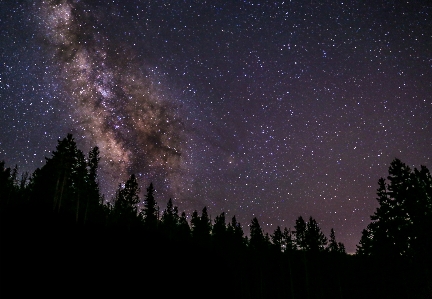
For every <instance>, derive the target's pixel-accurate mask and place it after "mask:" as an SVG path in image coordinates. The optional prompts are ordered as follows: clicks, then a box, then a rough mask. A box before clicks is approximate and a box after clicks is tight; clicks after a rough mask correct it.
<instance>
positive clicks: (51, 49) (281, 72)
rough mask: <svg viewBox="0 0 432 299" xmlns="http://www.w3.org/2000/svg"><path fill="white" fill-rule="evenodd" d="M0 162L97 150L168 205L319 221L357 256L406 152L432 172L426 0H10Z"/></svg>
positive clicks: (267, 223) (280, 221)
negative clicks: (381, 194) (70, 145)
mask: <svg viewBox="0 0 432 299" xmlns="http://www.w3.org/2000/svg"><path fill="white" fill-rule="evenodd" d="M0 31H1V34H0V44H1V49H0V59H1V60H0V109H1V110H0V111H1V113H0V128H1V135H0V160H5V162H6V165H8V166H13V165H15V164H18V166H19V169H20V171H29V172H33V171H34V170H35V169H36V168H37V167H41V166H42V165H43V164H44V161H45V159H44V157H49V156H50V155H51V151H52V150H54V149H55V146H56V144H57V140H58V139H62V138H64V137H65V136H66V134H67V133H69V132H70V133H72V134H73V135H74V137H75V140H76V141H77V143H78V146H79V148H81V149H82V150H83V151H84V152H88V151H89V150H90V148H91V147H93V146H95V145H97V146H99V147H100V150H101V155H102V160H101V169H100V173H99V179H100V184H101V188H102V190H103V192H104V194H105V195H106V197H107V198H110V197H111V195H112V194H113V192H114V190H115V189H116V188H117V186H118V184H119V183H120V182H122V181H125V180H126V179H127V177H128V176H129V175H130V174H132V173H134V174H136V175H137V176H138V179H139V182H140V184H141V186H142V189H143V190H144V189H145V188H146V187H147V186H148V185H149V183H150V182H153V184H154V185H155V189H156V199H157V201H158V202H159V204H160V206H161V207H162V208H163V207H165V204H166V202H167V200H168V198H169V197H172V198H173V201H174V204H175V205H178V206H179V210H180V211H186V212H187V213H188V214H189V215H190V214H191V212H192V211H193V210H194V209H197V210H201V209H202V208H203V207H204V206H207V207H208V210H209V213H210V215H211V216H212V217H213V218H214V217H215V216H216V215H218V214H219V213H221V212H222V211H225V212H226V213H227V214H228V218H229V219H230V217H231V216H233V215H236V216H237V219H238V220H239V221H240V222H241V223H242V225H243V228H244V230H245V232H247V233H248V232H249V230H248V228H247V225H248V224H249V223H250V221H251V219H252V218H253V217H257V218H258V219H259V221H260V223H261V226H262V227H263V228H264V230H265V231H266V232H269V233H271V232H273V231H274V229H275V228H276V226H277V225H280V226H282V227H291V228H292V227H293V226H294V224H295V219H296V218H297V217H298V216H303V217H304V218H305V219H307V218H309V216H312V217H314V218H315V219H316V220H317V221H318V223H319V225H320V227H321V229H322V230H323V232H324V233H325V234H326V235H327V236H329V233H330V229H331V228H334V229H335V232H336V238H337V240H338V241H341V242H343V243H344V244H345V246H346V248H347V251H348V252H354V251H355V245H356V244H357V243H358V241H359V239H360V236H361V231H362V229H364V228H365V227H366V225H367V224H368V223H369V222H370V220H369V216H370V215H371V214H372V213H373V212H374V210H375V208H376V207H377V202H376V199H375V197H376V194H375V192H376V189H377V186H378V185H377V182H378V179H379V178H380V177H385V176H386V175H387V170H388V166H389V164H390V162H391V161H392V160H393V159H394V158H395V157H398V158H399V159H401V160H402V161H403V162H405V163H406V164H408V165H410V166H412V167H417V168H418V167H420V165H426V166H427V167H428V168H429V169H431V168H432V156H431V148H432V124H431V120H432V3H431V2H430V1H368V0H366V1H346V2H345V1H316V0H292V1H236V0H233V1H219V0H215V1H192V0H184V1H167V0H165V1H162V0H160V1H159V0H152V1H150V0H149V1H144V0H130V1H120V0H110V1H102V0H100V1H99V0H87V1H85V0H52V1H49V0H44V1H42V0H35V1H29V0H27V1H25V0H21V1H1V2H0Z"/></svg>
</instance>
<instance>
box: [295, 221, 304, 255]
mask: <svg viewBox="0 0 432 299" xmlns="http://www.w3.org/2000/svg"><path fill="white" fill-rule="evenodd" d="M294 229H295V231H294V235H295V242H296V245H297V248H298V249H299V250H306V222H305V221H304V219H303V217H302V216H299V217H298V218H297V219H296V223H295V226H294Z"/></svg>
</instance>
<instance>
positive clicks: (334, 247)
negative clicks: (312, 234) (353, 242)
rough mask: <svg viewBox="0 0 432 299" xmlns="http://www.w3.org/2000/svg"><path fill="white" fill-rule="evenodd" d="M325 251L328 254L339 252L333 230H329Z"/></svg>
mask: <svg viewBox="0 0 432 299" xmlns="http://www.w3.org/2000/svg"><path fill="white" fill-rule="evenodd" d="M327 250H328V251H329V252H339V246H338V243H337V242H336V236H335V232H334V229H333V228H332V229H331V230H330V240H329V244H328V246H327Z"/></svg>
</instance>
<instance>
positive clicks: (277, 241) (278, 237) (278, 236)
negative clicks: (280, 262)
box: [271, 226, 284, 252]
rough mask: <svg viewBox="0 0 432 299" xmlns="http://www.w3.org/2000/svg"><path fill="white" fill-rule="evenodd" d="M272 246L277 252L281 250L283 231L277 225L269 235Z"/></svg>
mask: <svg viewBox="0 0 432 299" xmlns="http://www.w3.org/2000/svg"><path fill="white" fill-rule="evenodd" d="M271 240H272V243H273V246H274V247H275V248H276V250H277V251H278V252H281V251H282V248H283V245H284V244H283V233H282V230H281V228H280V226H277V227H276V229H275V231H274V233H273V234H272V235H271Z"/></svg>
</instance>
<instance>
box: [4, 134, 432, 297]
mask: <svg viewBox="0 0 432 299" xmlns="http://www.w3.org/2000/svg"><path fill="white" fill-rule="evenodd" d="M99 159H100V158H99V150H98V148H97V147H95V148H93V149H92V150H91V151H90V153H89V155H88V157H85V156H84V155H83V153H82V152H81V151H80V150H79V149H77V147H76V144H75V141H74V139H73V137H72V135H68V136H67V137H66V138H65V139H63V140H59V142H58V145H57V147H56V150H55V151H54V152H53V153H52V157H50V158H47V159H46V164H45V165H44V166H43V167H42V168H41V169H37V170H36V171H35V172H34V173H33V174H32V175H30V176H29V175H28V174H22V175H21V177H20V178H18V177H19V176H18V167H14V168H13V169H11V168H7V167H6V165H5V163H4V162H0V229H1V231H0V246H1V247H0V249H1V251H0V271H1V272H0V274H1V278H0V292H1V293H0V295H1V297H5V298H6V297H27V296H28V295H31V296H38V295H41V296H44V297H62V296H65V295H66V294H67V295H68V296H72V295H74V294H73V293H76V296H80V297H83V296H85V295H87V294H91V293H93V294H95V295H96V296H106V295H108V296H112V294H113V293H112V292H113V291H120V292H121V297H132V296H137V295H138V296H144V297H156V296H160V297H167V298H168V297H178V296H182V297H183V295H182V294H187V297H188V298H191V297H197V298H198V297H199V298H202V297H210V298H225V297H229V298H430V294H431V290H432V283H431V281H432V280H431V267H430V252H431V247H430V241H431V235H430V232H431V231H432V230H431V195H432V192H431V190H432V183H431V182H432V180H431V176H430V174H429V171H428V170H427V168H426V167H422V168H421V169H420V170H417V169H415V170H414V171H411V170H410V169H409V168H408V167H407V166H406V165H404V164H403V163H402V162H400V161H399V160H395V161H393V162H392V164H391V167H390V170H389V177H388V180H389V183H386V181H385V180H384V179H381V180H380V181H379V189H378V201H379V203H380V207H379V208H378V209H377V211H376V213H375V214H374V215H373V216H372V217H371V219H372V223H371V224H370V225H369V226H368V228H367V229H366V230H365V231H364V233H363V236H362V239H361V240H360V245H359V247H358V255H355V256H350V255H347V254H345V247H344V245H343V244H342V243H340V242H337V241H336V236H335V232H334V230H333V229H332V230H331V232H330V238H329V240H327V238H326V236H325V235H324V234H323V233H322V231H321V229H320V228H319V225H318V223H317V221H316V220H315V219H313V218H312V217H310V218H309V221H308V222H305V221H304V219H303V218H302V217H298V219H297V220H296V222H295V226H294V231H291V229H290V228H284V229H282V228H281V227H279V226H278V227H277V228H276V229H275V231H274V232H273V233H272V234H271V235H269V234H265V233H264V231H263V230H262V228H261V226H260V223H259V221H258V219H257V218H254V219H252V221H251V224H250V226H249V228H250V235H249V236H250V237H249V239H248V238H247V237H245V236H244V232H243V229H242V226H241V225H240V223H238V222H237V220H236V218H235V216H234V217H232V218H231V221H230V222H228V223H227V219H226V214H225V213H221V214H220V215H218V216H216V217H215V218H214V221H213V223H212V221H211V217H210V215H209V214H208V210H207V208H206V207H204V208H203V210H202V213H201V215H199V214H198V212H197V211H194V212H193V214H192V215H191V221H190V222H189V221H188V220H187V217H186V214H185V213H184V212H183V213H181V214H180V215H179V211H178V208H177V207H176V206H174V204H173V201H172V200H171V199H170V200H169V201H168V203H167V206H166V208H165V209H164V210H163V212H162V215H161V217H159V208H158V206H157V202H156V199H155V197H154V187H153V184H150V185H149V187H148V188H147V189H146V191H147V192H146V193H145V195H144V199H143V202H144V209H143V210H142V211H141V212H139V211H138V204H139V202H140V188H139V184H140V183H139V182H138V181H137V179H136V177H135V176H134V175H131V176H130V178H129V179H128V180H127V181H126V182H124V183H122V184H120V185H119V188H118V190H117V193H116V196H115V197H114V198H113V200H112V204H111V203H104V201H103V200H102V199H103V197H102V196H101V195H100V192H99V186H98V176H97V170H98V163H99ZM26 292H27V293H26Z"/></svg>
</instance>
